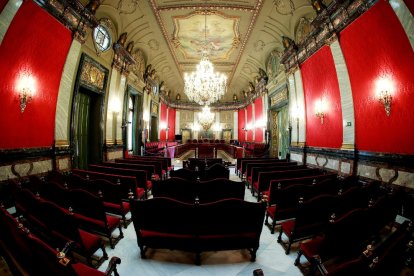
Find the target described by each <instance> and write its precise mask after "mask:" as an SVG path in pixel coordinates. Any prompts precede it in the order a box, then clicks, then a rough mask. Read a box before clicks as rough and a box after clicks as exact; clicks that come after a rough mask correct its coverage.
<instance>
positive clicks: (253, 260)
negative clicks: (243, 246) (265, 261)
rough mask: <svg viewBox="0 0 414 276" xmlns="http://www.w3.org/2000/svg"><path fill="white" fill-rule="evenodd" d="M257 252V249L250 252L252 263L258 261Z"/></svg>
mask: <svg viewBox="0 0 414 276" xmlns="http://www.w3.org/2000/svg"><path fill="white" fill-rule="evenodd" d="M256 252H257V248H253V249H252V250H251V251H250V261H251V262H255V261H256Z"/></svg>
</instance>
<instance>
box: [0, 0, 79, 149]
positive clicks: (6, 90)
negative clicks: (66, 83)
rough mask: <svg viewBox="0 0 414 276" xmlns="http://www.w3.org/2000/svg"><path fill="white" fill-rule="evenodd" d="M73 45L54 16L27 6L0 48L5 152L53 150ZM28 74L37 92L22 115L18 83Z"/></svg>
mask: <svg viewBox="0 0 414 276" xmlns="http://www.w3.org/2000/svg"><path fill="white" fill-rule="evenodd" d="M45 26H47V27H45ZM71 41H72V37H71V32H70V31H69V30H68V29H66V28H65V27H64V26H63V25H61V24H60V23H59V22H58V21H57V20H55V19H54V18H53V17H52V16H51V15H49V14H48V13H47V12H45V11H44V10H43V9H41V8H40V7H39V6H38V5H36V4H35V3H33V2H32V1H30V0H27V1H24V2H23V4H22V6H21V7H20V9H19V10H18V12H17V14H16V16H15V17H14V19H13V21H12V23H11V24H10V27H9V29H8V31H7V32H6V35H5V37H4V40H3V42H2V44H1V45H0V60H1V62H0V76H1V81H0V91H1V92H0V93H1V101H0V133H1V139H0V148H26V147H44V146H47V147H50V146H52V145H53V141H54V126H55V112H56V100H57V95H58V90H59V83H60V79H61V75H62V70H63V66H64V64H65V60H66V56H67V53H68V50H69V47H70V44H71ZM23 70H27V71H28V72H30V74H31V76H32V77H33V78H34V79H35V80H36V86H37V89H36V90H37V92H36V94H35V95H34V97H33V100H32V101H31V102H29V103H28V105H27V107H26V110H25V111H24V113H21V112H20V101H19V96H18V93H17V91H16V90H17V89H16V82H17V80H18V79H19V77H20V76H21V73H22V71H23ZM39 130H41V131H39Z"/></svg>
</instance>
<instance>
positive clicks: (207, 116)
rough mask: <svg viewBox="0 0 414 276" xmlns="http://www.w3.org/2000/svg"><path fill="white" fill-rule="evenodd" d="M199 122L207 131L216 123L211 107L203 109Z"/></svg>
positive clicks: (199, 115)
mask: <svg viewBox="0 0 414 276" xmlns="http://www.w3.org/2000/svg"><path fill="white" fill-rule="evenodd" d="M198 122H199V123H200V125H201V126H202V127H203V129H204V130H205V131H207V130H209V129H210V127H211V125H212V124H213V123H214V113H211V111H210V107H208V106H207V105H206V106H204V107H203V111H202V112H201V113H198Z"/></svg>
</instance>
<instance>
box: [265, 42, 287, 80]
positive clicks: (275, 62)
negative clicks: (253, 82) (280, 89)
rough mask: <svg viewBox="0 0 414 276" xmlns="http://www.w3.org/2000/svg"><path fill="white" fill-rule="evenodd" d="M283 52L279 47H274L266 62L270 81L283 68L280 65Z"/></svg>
mask: <svg viewBox="0 0 414 276" xmlns="http://www.w3.org/2000/svg"><path fill="white" fill-rule="evenodd" d="M282 54H283V52H282V51H279V50H278V49H274V50H273V51H271V52H270V54H269V57H268V58H267V62H266V74H267V76H268V77H269V82H271V81H272V80H273V79H274V78H275V77H276V76H277V75H278V74H279V72H280V71H281V70H282V67H281V66H280V57H281V56H282Z"/></svg>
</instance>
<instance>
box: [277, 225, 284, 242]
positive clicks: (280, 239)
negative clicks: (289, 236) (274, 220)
mask: <svg viewBox="0 0 414 276" xmlns="http://www.w3.org/2000/svg"><path fill="white" fill-rule="evenodd" d="M282 234H283V229H282V228H280V232H279V236H278V237H277V242H278V243H281V242H282Z"/></svg>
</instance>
